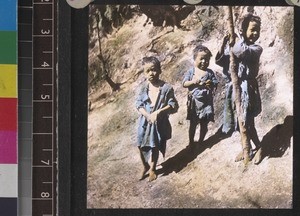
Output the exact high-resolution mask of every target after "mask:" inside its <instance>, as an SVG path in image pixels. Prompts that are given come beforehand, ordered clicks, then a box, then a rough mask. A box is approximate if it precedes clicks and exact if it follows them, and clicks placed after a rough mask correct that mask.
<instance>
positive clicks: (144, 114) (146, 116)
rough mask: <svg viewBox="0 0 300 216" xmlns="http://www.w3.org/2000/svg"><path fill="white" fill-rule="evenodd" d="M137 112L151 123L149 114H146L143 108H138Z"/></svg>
mask: <svg viewBox="0 0 300 216" xmlns="http://www.w3.org/2000/svg"><path fill="white" fill-rule="evenodd" d="M138 111H139V113H140V114H142V115H143V116H145V118H146V119H147V121H150V122H151V123H153V122H154V121H153V122H152V121H151V115H150V113H148V112H147V111H146V110H145V108H143V107H140V108H138Z"/></svg>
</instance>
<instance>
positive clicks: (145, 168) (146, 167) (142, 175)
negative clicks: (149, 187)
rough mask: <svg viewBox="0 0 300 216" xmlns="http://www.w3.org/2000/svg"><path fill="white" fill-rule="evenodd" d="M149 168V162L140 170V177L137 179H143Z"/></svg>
mask: <svg viewBox="0 0 300 216" xmlns="http://www.w3.org/2000/svg"><path fill="white" fill-rule="evenodd" d="M149 169H150V166H149V164H147V165H145V166H144V170H143V172H142V174H141V177H140V179H139V180H143V179H144V178H145V177H146V176H145V175H146V173H147V172H148V170H149Z"/></svg>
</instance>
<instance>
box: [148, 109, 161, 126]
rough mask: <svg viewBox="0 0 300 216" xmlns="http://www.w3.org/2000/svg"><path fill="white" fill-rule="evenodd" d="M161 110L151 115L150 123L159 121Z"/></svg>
mask: <svg viewBox="0 0 300 216" xmlns="http://www.w3.org/2000/svg"><path fill="white" fill-rule="evenodd" d="M159 113H160V110H156V111H154V112H153V113H151V114H150V122H151V123H154V122H156V120H157V116H158V115H159Z"/></svg>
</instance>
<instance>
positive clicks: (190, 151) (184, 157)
mask: <svg viewBox="0 0 300 216" xmlns="http://www.w3.org/2000/svg"><path fill="white" fill-rule="evenodd" d="M221 130H222V127H220V128H219V130H218V131H217V132H216V133H215V134H214V135H212V136H211V137H209V138H208V139H207V140H205V141H204V142H203V143H201V144H198V143H195V144H194V146H187V147H186V148H185V149H183V150H181V151H180V152H178V153H177V154H176V155H175V156H174V157H171V158H169V159H168V160H166V161H165V162H163V163H162V164H161V166H162V168H161V169H159V170H157V172H158V174H163V175H168V174H170V173H172V172H173V171H175V172H179V171H181V170H182V169H183V168H184V167H186V166H187V165H188V164H189V163H190V162H192V161H193V160H194V159H195V158H196V157H197V156H198V155H199V154H201V153H202V152H204V150H205V149H207V148H211V147H212V146H214V145H215V144H217V143H218V142H220V141H221V140H222V139H226V138H228V137H230V136H231V134H224V133H222V132H221Z"/></svg>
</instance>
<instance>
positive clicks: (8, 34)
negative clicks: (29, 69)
mask: <svg viewBox="0 0 300 216" xmlns="http://www.w3.org/2000/svg"><path fill="white" fill-rule="evenodd" d="M16 63H17V32H16V31H0V64H16Z"/></svg>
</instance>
